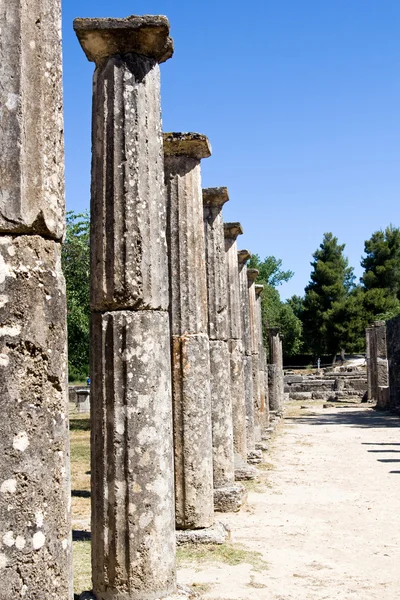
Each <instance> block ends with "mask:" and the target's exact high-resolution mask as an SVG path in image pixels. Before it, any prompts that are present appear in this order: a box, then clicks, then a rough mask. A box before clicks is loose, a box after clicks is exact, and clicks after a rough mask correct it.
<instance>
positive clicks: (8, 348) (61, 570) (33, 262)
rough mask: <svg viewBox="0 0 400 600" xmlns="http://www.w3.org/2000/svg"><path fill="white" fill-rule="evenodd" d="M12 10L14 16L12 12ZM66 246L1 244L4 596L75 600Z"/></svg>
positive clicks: (32, 239) (25, 240) (6, 240)
mask: <svg viewBox="0 0 400 600" xmlns="http://www.w3.org/2000/svg"><path fill="white" fill-rule="evenodd" d="M10 10H11V9H10ZM66 382H67V353H66V306H65V284H64V278H63V275H62V272H61V247H60V244H58V243H57V242H54V241H51V240H47V239H44V238H42V237H40V236H36V235H32V236H24V235H19V236H6V235H3V236H0V397H1V402H2V404H1V405H2V422H3V429H2V435H1V436H0V455H1V457H2V458H1V463H0V522H1V533H0V539H1V540H2V547H1V548H0V573H1V581H2V583H1V590H2V591H1V593H0V596H1V597H2V598H4V599H6V598H7V599H9V598H10V599H11V598H17V597H18V598H20V597H26V598H32V599H33V598H41V599H43V600H50V599H51V598H54V591H55V590H57V595H58V596H59V597H60V598H61V597H62V598H66V599H67V598H68V599H69V598H71V597H72V584H71V581H72V574H71V525H70V481H69V434H68V395H67V385H66Z"/></svg>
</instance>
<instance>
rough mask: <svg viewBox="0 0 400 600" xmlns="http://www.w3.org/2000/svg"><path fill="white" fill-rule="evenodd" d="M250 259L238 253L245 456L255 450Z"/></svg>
mask: <svg viewBox="0 0 400 600" xmlns="http://www.w3.org/2000/svg"><path fill="white" fill-rule="evenodd" d="M250 257H251V254H250V252H249V251H248V250H239V251H238V270H239V293H240V317H241V321H242V341H243V352H244V354H243V377H244V394H245V406H246V439H247V455H249V454H250V453H252V452H254V450H255V437H254V382H253V357H252V344H253V340H252V331H251V324H250V303H249V292H248V281H247V271H248V269H247V265H246V262H247V261H248V260H249V258H250Z"/></svg>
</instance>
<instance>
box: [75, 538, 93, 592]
mask: <svg viewBox="0 0 400 600" xmlns="http://www.w3.org/2000/svg"><path fill="white" fill-rule="evenodd" d="M72 553H73V558H74V592H75V594H81V593H82V592H85V591H87V590H91V589H92V567H91V563H90V542H73V544H72Z"/></svg>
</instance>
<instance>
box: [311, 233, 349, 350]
mask: <svg viewBox="0 0 400 600" xmlns="http://www.w3.org/2000/svg"><path fill="white" fill-rule="evenodd" d="M344 248H345V245H344V244H339V243H338V239H337V238H336V237H335V236H334V235H333V234H332V233H325V234H324V236H323V240H322V243H321V245H320V247H319V248H318V249H317V250H316V252H315V253H314V254H313V258H314V260H313V262H312V263H311V266H312V271H311V276H310V279H311V281H310V283H309V284H308V285H307V287H306V288H305V296H304V302H303V308H302V320H303V327H304V338H305V341H306V343H307V346H308V347H309V348H310V350H311V351H312V352H313V354H314V355H321V354H331V355H332V356H336V353H337V352H338V351H339V350H340V349H341V347H342V346H343V345H344V344H345V343H346V342H348V340H347V331H348V330H347V329H346V326H344V325H343V323H346V322H347V321H348V320H349V319H350V313H351V307H352V303H351V301H350V294H351V290H352V288H353V286H354V274H353V269H352V268H351V267H349V264H348V260H347V258H346V257H345V256H344V255H343V250H344Z"/></svg>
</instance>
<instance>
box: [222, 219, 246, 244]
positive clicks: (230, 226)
mask: <svg viewBox="0 0 400 600" xmlns="http://www.w3.org/2000/svg"><path fill="white" fill-rule="evenodd" d="M242 234H243V227H242V226H241V224H240V223H224V235H225V239H230V240H236V238H237V237H238V235H242Z"/></svg>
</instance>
